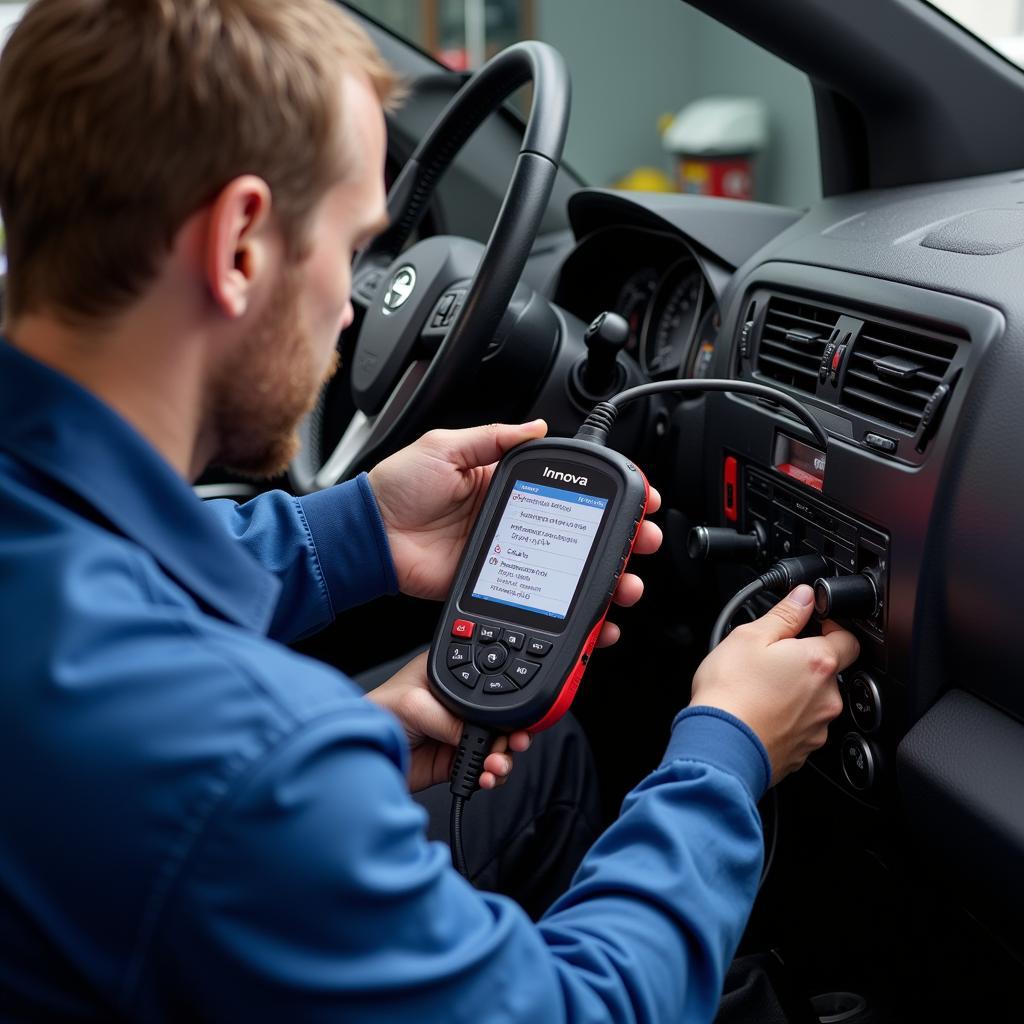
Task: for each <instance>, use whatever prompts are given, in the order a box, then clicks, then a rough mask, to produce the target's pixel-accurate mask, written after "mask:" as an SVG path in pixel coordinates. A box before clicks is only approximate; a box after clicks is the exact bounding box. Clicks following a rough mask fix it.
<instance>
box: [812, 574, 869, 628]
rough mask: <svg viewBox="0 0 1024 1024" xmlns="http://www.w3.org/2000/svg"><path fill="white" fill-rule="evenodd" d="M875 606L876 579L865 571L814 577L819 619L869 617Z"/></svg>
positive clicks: (816, 607)
mask: <svg viewBox="0 0 1024 1024" xmlns="http://www.w3.org/2000/svg"><path fill="white" fill-rule="evenodd" d="M877 608H878V591H877V590H876V589H875V582H874V580H872V579H871V577H870V576H867V575H865V574H864V573H857V574H856V575H853V576H829V577H827V578H822V579H818V580H815V581H814V610H815V612H816V613H817V615H818V617H819V618H821V619H869V618H871V616H872V615H874V614H875V611H876V609H877Z"/></svg>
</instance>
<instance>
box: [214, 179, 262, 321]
mask: <svg viewBox="0 0 1024 1024" xmlns="http://www.w3.org/2000/svg"><path fill="white" fill-rule="evenodd" d="M270 209H271V197H270V186H269V185H267V183H266V182H265V181H264V180H263V179H262V178H257V177H256V176H255V175H251V174H246V175H243V176H241V177H239V178H235V179H234V180H233V181H230V182H228V184H227V185H225V186H224V188H223V189H222V190H221V192H220V194H219V195H218V196H217V198H216V199H215V200H214V201H213V205H212V206H211V208H210V216H209V220H208V221H207V232H206V239H205V250H206V251H205V267H206V280H207V284H208V286H209V289H210V294H211V296H212V297H213V301H214V302H215V303H216V305H217V307H218V308H219V309H220V310H221V312H222V313H223V314H224V315H225V316H226V317H228V318H229V319H232V320H237V319H240V318H241V317H243V316H245V313H246V311H247V310H248V308H249V304H250V302H251V300H252V296H253V292H254V290H255V289H256V287H257V286H258V284H259V281H260V279H261V277H262V275H264V274H265V273H266V269H267V267H268V265H269V264H270V262H271V259H272V255H273V251H272V250H273V247H274V241H275V239H274V234H273V232H272V230H271V218H270Z"/></svg>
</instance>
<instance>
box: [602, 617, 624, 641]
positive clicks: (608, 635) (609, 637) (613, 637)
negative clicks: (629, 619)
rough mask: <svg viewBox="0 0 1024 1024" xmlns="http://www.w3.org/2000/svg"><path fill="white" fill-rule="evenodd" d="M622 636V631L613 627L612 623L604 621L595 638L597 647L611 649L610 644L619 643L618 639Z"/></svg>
mask: <svg viewBox="0 0 1024 1024" xmlns="http://www.w3.org/2000/svg"><path fill="white" fill-rule="evenodd" d="M620 636H622V630H621V629H619V627H618V626H616V625H615V623H614V622H608V621H607V620H606V621H605V623H604V625H603V626H602V627H601V632H600V633H599V634H598V636H597V646H598V647H611V646H612V644H617V643H618V642H619V637H620Z"/></svg>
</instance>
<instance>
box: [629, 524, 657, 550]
mask: <svg viewBox="0 0 1024 1024" xmlns="http://www.w3.org/2000/svg"><path fill="white" fill-rule="evenodd" d="M661 541H662V532H661V527H660V526H658V524H657V523H652V522H651V521H650V520H649V519H645V520H644V522H643V524H642V525H641V527H640V532H639V533H638V534H637V535H636V543H635V544H634V545H633V554H634V555H653V554H654V552H655V551H657V550H658V548H660V547H661Z"/></svg>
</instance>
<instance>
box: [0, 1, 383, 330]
mask: <svg viewBox="0 0 1024 1024" xmlns="http://www.w3.org/2000/svg"><path fill="white" fill-rule="evenodd" d="M349 71H351V72H355V73H362V74H364V75H366V76H368V77H369V79H370V81H371V83H372V85H373V87H374V88H375V90H376V93H377V95H378V96H379V97H380V99H381V101H382V102H385V103H386V102H387V101H388V99H389V97H390V96H391V95H392V90H393V88H394V78H393V76H392V73H391V71H390V69H389V68H388V67H387V65H386V64H385V63H384V61H383V60H382V59H381V57H380V55H379V54H378V52H377V50H376V48H375V47H374V45H373V43H372V42H371V41H370V39H369V37H368V36H367V35H366V33H365V32H364V31H363V30H362V28H360V27H359V26H358V25H357V24H356V23H355V22H354V21H353V20H352V19H351V18H350V17H348V16H346V15H345V14H344V13H343V12H342V11H341V9H340V8H339V7H338V6H337V5H336V4H335V3H333V2H331V0H35V2H34V3H32V4H31V5H30V6H29V7H28V9H27V11H26V12H25V15H24V17H23V18H22V20H21V21H20V23H19V24H18V26H17V27H16V28H15V30H14V32H13V34H12V36H11V38H10V40H9V42H8V43H7V46H6V47H5V49H4V51H3V57H2V59H0V215H2V217H3V220H4V224H5V228H6V233H7V254H8V283H7V305H8V313H9V315H10V317H12V318H16V317H18V316H20V315H22V314H24V313H26V312H30V311H38V310H40V309H48V310H51V311H53V312H55V313H56V314H57V315H60V316H61V317H62V318H63V319H66V320H69V321H71V322H83V321H95V320H98V319H102V318H104V317H107V316H110V315H111V314H113V313H116V312H118V311H119V310H120V309H122V308H123V307H125V306H126V305H128V304H129V303H130V302H131V301H132V300H133V299H135V298H136V297H137V296H138V295H139V294H141V292H142V291H143V290H144V288H145V287H146V285H147V284H149V283H150V281H151V280H152V279H153V277H154V276H155V275H156V273H157V271H158V269H159V267H160V264H161V262H162V260H163V258H164V257H165V256H166V254H167V252H168V251H169V249H170V246H171V244H172V242H173V240H174V237H175V235H176V234H177V232H178V230H179V229H180V228H181V226H182V225H183V224H184V223H185V221H186V220H187V219H188V218H189V217H190V216H191V215H192V214H193V213H195V212H196V211H197V210H199V209H200V208H201V207H202V206H203V205H204V204H206V203H208V202H210V201H211V200H212V199H214V198H215V197H216V195H217V194H218V193H219V192H220V190H221V189H222V188H223V187H224V186H225V185H226V184H227V183H228V182H229V181H231V180H232V179H234V178H236V177H238V176H239V175H241V174H255V175H258V176H260V177H261V178H263V179H264V180H265V181H266V182H267V183H268V185H269V186H270V188H271V191H272V194H273V197H274V213H275V216H276V217H277V219H278V223H279V224H280V227H281V229H282V231H283V232H284V234H285V237H286V239H287V240H288V242H289V244H290V245H293V246H296V247H298V248H300V249H301V247H302V244H303V241H304V234H305V228H306V226H307V221H308V218H309V215H310V213H311V212H312V210H313V208H314V207H315V206H316V205H317V203H318V202H319V201H320V199H321V198H322V197H323V195H324V193H325V191H326V190H327V189H328V188H329V187H330V186H331V185H332V184H333V183H334V182H336V181H338V180H340V179H341V178H342V177H343V176H344V172H345V162H346V152H345V145H344V130H343V128H342V127H341V123H340V120H341V108H340V106H339V91H340V90H339V85H340V83H341V80H342V74H343V73H344V72H349ZM339 129H341V130H339Z"/></svg>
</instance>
